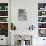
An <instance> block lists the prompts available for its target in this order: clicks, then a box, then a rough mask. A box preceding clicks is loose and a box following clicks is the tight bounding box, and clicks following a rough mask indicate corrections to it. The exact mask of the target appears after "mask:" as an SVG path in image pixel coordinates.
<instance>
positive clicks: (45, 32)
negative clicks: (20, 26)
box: [39, 29, 46, 37]
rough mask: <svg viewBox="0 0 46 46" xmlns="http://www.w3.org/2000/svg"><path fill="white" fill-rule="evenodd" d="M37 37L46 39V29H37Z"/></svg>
mask: <svg viewBox="0 0 46 46" xmlns="http://www.w3.org/2000/svg"><path fill="white" fill-rule="evenodd" d="M39 37H46V29H39Z"/></svg>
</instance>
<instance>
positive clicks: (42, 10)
mask: <svg viewBox="0 0 46 46" xmlns="http://www.w3.org/2000/svg"><path fill="white" fill-rule="evenodd" d="M38 11H46V10H38Z"/></svg>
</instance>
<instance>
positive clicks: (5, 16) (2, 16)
mask: <svg viewBox="0 0 46 46" xmlns="http://www.w3.org/2000/svg"><path fill="white" fill-rule="evenodd" d="M0 17H8V16H0Z"/></svg>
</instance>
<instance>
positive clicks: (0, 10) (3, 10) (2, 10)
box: [0, 10, 8, 11]
mask: <svg viewBox="0 0 46 46" xmlns="http://www.w3.org/2000/svg"><path fill="white" fill-rule="evenodd" d="M0 11H8V10H0Z"/></svg>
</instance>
